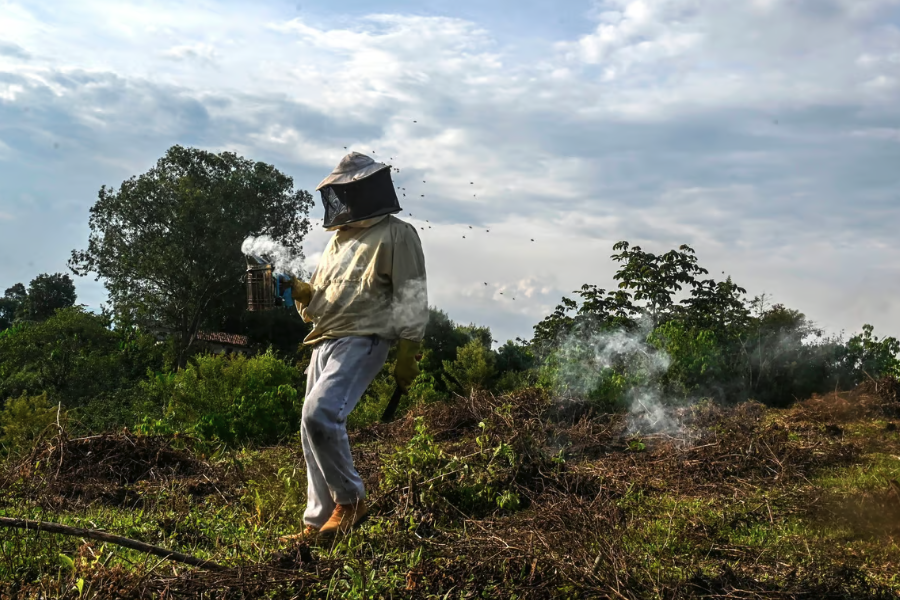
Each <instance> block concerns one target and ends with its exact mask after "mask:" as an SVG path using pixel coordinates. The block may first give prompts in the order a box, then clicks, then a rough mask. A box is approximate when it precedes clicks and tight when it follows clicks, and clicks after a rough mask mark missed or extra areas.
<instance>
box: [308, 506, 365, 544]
mask: <svg viewBox="0 0 900 600" xmlns="http://www.w3.org/2000/svg"><path fill="white" fill-rule="evenodd" d="M368 516H369V511H368V509H367V508H366V501H365V500H357V501H356V503H354V504H338V505H337V506H336V507H335V508H334V512H333V513H331V518H330V519H328V522H327V523H325V524H324V525H322V528H321V529H320V530H319V535H320V536H322V537H324V536H330V535H334V534H336V533H347V532H348V531H350V530H351V529H353V528H354V527H356V526H357V525H359V524H360V523H362V522H363V521H365V520H366V518H367V517H368Z"/></svg>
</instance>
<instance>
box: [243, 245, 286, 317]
mask: <svg viewBox="0 0 900 600" xmlns="http://www.w3.org/2000/svg"><path fill="white" fill-rule="evenodd" d="M287 280H288V276H287V275H284V274H282V273H275V269H274V268H273V267H272V261H271V260H270V259H269V257H267V256H258V255H256V254H248V255H247V276H246V281H247V310H249V311H251V312H261V311H265V310H273V309H275V308H278V307H283V306H293V304H294V303H293V301H292V300H291V288H290V286H289V285H287Z"/></svg>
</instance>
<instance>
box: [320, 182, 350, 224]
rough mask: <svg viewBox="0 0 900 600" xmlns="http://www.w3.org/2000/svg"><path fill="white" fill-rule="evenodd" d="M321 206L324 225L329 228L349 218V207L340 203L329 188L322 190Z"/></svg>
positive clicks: (332, 189)
mask: <svg viewBox="0 0 900 600" xmlns="http://www.w3.org/2000/svg"><path fill="white" fill-rule="evenodd" d="M321 194H322V204H323V205H324V206H325V225H326V227H330V226H332V225H337V224H339V223H342V222H343V221H346V220H347V219H348V218H349V217H350V207H348V206H347V205H346V204H344V203H343V202H341V199H340V198H339V197H338V195H337V194H336V193H335V191H334V188H332V187H331V186H329V187H326V188H322V191H321Z"/></svg>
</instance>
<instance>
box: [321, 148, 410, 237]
mask: <svg viewBox="0 0 900 600" xmlns="http://www.w3.org/2000/svg"><path fill="white" fill-rule="evenodd" d="M316 189H317V190H318V191H319V193H320V194H321V195H322V205H323V206H324V207H325V218H324V220H323V223H322V225H323V227H325V229H329V230H331V229H334V228H337V227H341V226H343V225H349V224H350V223H356V222H360V221H365V220H368V219H373V218H374V217H380V216H384V215H389V214H393V213H397V212H400V210H401V208H400V202H399V200H398V199H397V192H396V191H395V190H394V183H393V181H392V180H391V170H390V167H389V166H388V165H385V164H381V163H376V162H375V161H374V160H372V159H371V158H369V157H368V156H365V155H363V154H359V153H358V152H352V153H350V154H348V155H347V156H345V157H344V158H343V159H342V160H341V162H340V164H339V165H338V166H337V168H336V169H335V170H334V172H332V174H331V175H329V176H328V177H326V178H325V179H324V180H323V181H322V183H320V184H319V187H317V188H316Z"/></svg>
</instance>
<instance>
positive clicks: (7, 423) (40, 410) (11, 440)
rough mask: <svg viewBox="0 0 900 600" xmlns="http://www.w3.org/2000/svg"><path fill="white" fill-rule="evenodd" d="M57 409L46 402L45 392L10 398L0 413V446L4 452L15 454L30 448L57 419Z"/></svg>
mask: <svg viewBox="0 0 900 600" xmlns="http://www.w3.org/2000/svg"><path fill="white" fill-rule="evenodd" d="M57 410H58V407H56V406H53V405H52V404H51V403H50V401H49V400H47V394H46V392H45V393H43V394H41V395H40V396H26V395H25V394H22V395H21V396H19V397H18V398H11V399H10V400H9V401H8V402H7V403H6V406H5V407H4V408H3V412H2V413H0V444H2V445H3V447H4V449H5V450H6V452H17V451H20V450H23V449H26V448H28V447H30V443H31V442H33V441H34V440H35V439H36V438H37V437H38V436H39V435H40V434H41V432H42V431H44V430H45V429H46V428H47V427H48V426H49V425H50V424H52V423H54V422H55V421H56V418H57Z"/></svg>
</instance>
